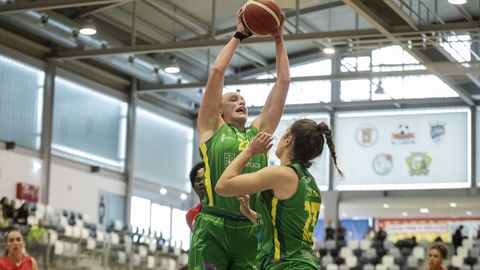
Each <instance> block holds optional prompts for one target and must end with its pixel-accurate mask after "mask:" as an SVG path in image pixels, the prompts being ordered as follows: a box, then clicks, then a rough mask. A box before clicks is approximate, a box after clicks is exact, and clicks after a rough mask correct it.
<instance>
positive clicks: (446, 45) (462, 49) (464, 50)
mask: <svg viewBox="0 0 480 270" xmlns="http://www.w3.org/2000/svg"><path fill="white" fill-rule="evenodd" d="M440 46H441V47H442V48H443V49H445V50H446V51H447V52H448V53H449V54H450V55H451V56H452V57H453V58H455V60H457V61H458V62H469V61H471V49H470V48H471V46H472V38H471V37H470V35H455V34H454V35H452V36H449V37H447V40H446V41H444V42H440Z"/></svg>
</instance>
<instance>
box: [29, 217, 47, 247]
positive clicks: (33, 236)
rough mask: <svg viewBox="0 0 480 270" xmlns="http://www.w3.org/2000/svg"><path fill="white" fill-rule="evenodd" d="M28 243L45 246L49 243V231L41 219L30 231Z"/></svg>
mask: <svg viewBox="0 0 480 270" xmlns="http://www.w3.org/2000/svg"><path fill="white" fill-rule="evenodd" d="M27 241H28V243H38V244H44V243H46V241H47V231H46V230H45V228H44V227H43V220H42V219H39V220H38V223H37V224H33V225H32V227H30V229H29V230H28V235H27Z"/></svg>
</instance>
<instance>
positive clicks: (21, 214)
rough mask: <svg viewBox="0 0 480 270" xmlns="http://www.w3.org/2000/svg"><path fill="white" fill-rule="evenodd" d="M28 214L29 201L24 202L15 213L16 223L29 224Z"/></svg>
mask: <svg viewBox="0 0 480 270" xmlns="http://www.w3.org/2000/svg"><path fill="white" fill-rule="evenodd" d="M28 214H29V209H28V203H23V204H22V206H20V208H18V210H17V214H16V215H15V219H14V222H15V224H19V225H27V219H28Z"/></svg>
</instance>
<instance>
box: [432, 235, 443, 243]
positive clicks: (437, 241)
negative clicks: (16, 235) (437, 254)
mask: <svg viewBox="0 0 480 270" xmlns="http://www.w3.org/2000/svg"><path fill="white" fill-rule="evenodd" d="M433 242H435V243H443V239H442V237H441V236H440V235H439V236H437V238H435V240H433Z"/></svg>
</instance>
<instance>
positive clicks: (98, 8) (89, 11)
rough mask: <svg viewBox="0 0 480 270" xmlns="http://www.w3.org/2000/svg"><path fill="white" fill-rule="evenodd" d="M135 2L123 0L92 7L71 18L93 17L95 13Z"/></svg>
mask: <svg viewBox="0 0 480 270" xmlns="http://www.w3.org/2000/svg"><path fill="white" fill-rule="evenodd" d="M133 1H135V0H123V1H121V2H118V3H112V4H105V5H102V6H91V7H88V8H86V9H85V10H79V11H78V12H76V13H75V14H74V15H73V16H71V17H72V18H78V17H86V16H90V15H93V14H95V13H99V12H102V11H105V10H107V9H112V8H114V7H118V6H121V5H125V4H127V3H130V2H133Z"/></svg>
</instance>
